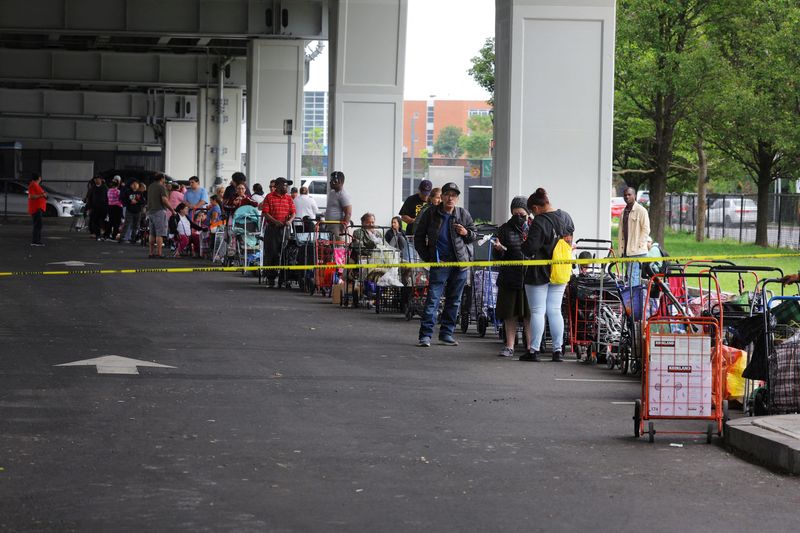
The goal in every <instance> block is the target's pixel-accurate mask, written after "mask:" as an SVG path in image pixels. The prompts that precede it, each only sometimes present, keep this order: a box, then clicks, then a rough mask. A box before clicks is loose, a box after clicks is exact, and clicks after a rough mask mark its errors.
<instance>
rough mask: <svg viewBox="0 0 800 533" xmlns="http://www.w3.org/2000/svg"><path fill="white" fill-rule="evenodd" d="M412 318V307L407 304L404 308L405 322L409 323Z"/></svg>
mask: <svg viewBox="0 0 800 533" xmlns="http://www.w3.org/2000/svg"><path fill="white" fill-rule="evenodd" d="M412 318H414V306H413V305H411V304H408V305H407V306H406V320H408V321H410V320H411V319H412Z"/></svg>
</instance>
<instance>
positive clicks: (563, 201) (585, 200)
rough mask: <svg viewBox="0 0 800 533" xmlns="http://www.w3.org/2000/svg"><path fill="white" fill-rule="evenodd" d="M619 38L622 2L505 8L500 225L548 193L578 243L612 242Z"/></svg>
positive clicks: (500, 19)
mask: <svg viewBox="0 0 800 533" xmlns="http://www.w3.org/2000/svg"><path fill="white" fill-rule="evenodd" d="M614 31H615V2H614V0H496V54H497V61H496V70H495V76H496V78H495V113H494V119H495V152H494V158H495V161H494V179H493V183H494V194H493V200H492V214H493V218H494V220H495V221H496V222H503V221H505V220H507V219H508V218H509V216H510V213H509V204H510V203H511V199H512V198H513V197H514V196H517V195H524V196H528V195H530V194H531V193H532V192H533V191H534V190H535V189H536V188H537V187H544V188H545V189H546V190H547V191H548V193H549V195H550V200H551V202H552V203H553V204H554V206H556V207H558V208H562V209H565V210H566V211H568V212H569V213H570V215H572V218H573V219H574V220H575V236H576V238H600V239H607V238H609V236H610V234H611V213H610V211H611V206H610V198H611V159H612V143H613V140H612V134H613V101H614Z"/></svg>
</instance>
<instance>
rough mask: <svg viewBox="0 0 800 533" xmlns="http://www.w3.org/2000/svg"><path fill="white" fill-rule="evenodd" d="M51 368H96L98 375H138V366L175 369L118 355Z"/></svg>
mask: <svg viewBox="0 0 800 533" xmlns="http://www.w3.org/2000/svg"><path fill="white" fill-rule="evenodd" d="M53 366H96V367H97V373H98V374H134V375H135V374H138V373H139V370H138V369H137V368H136V367H138V366H150V367H154V368H176V367H174V366H169V365H162V364H159V363H153V362H151V361H140V360H139V359H131V358H130V357H120V356H118V355H104V356H102V357H95V358H94V359H83V360H82V361H73V362H72V363H63V364H60V365H53Z"/></svg>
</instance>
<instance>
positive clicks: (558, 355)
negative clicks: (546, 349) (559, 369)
mask: <svg viewBox="0 0 800 533" xmlns="http://www.w3.org/2000/svg"><path fill="white" fill-rule="evenodd" d="M563 360H564V359H562V358H561V350H558V351H557V352H553V362H555V363H560V362H561V361H563Z"/></svg>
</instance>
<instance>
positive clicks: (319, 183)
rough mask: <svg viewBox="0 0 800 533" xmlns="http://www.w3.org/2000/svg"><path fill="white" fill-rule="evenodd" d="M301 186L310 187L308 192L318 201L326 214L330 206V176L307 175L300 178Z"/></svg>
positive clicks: (318, 205) (320, 208)
mask: <svg viewBox="0 0 800 533" xmlns="http://www.w3.org/2000/svg"><path fill="white" fill-rule="evenodd" d="M300 187H308V194H309V195H310V196H311V197H312V198H313V199H314V200H315V201H316V202H317V207H319V210H320V211H321V212H322V213H323V214H324V213H325V210H326V208H327V207H328V178H327V177H326V176H306V177H305V178H300Z"/></svg>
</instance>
